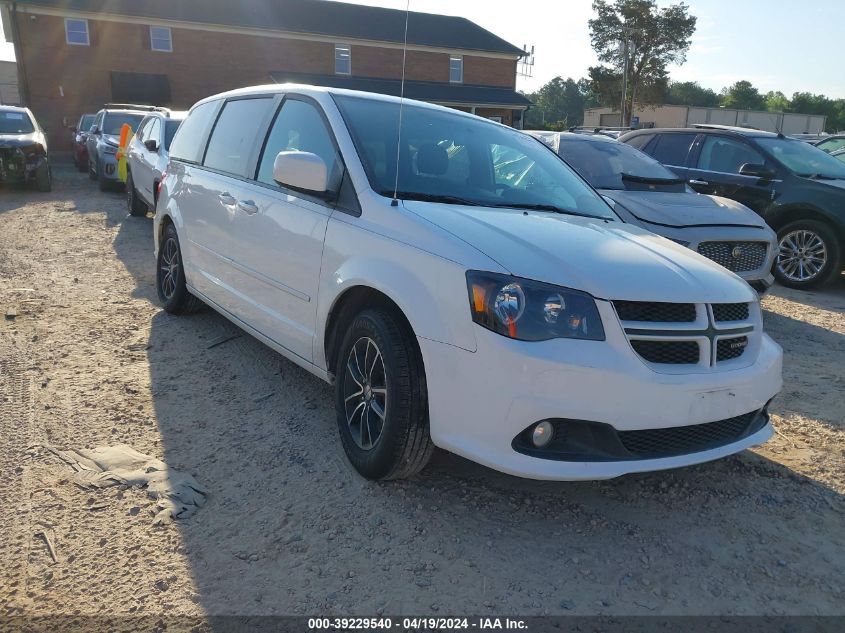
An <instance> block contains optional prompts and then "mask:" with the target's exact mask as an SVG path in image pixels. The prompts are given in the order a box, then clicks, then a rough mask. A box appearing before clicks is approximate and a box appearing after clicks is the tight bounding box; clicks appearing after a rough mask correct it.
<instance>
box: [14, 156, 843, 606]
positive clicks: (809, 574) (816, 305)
mask: <svg viewBox="0 0 845 633" xmlns="http://www.w3.org/2000/svg"><path fill="white" fill-rule="evenodd" d="M57 172H58V173H57V179H56V184H55V190H54V193H52V194H36V193H32V192H25V191H17V190H12V191H8V190H7V191H2V192H0V306H2V312H4V313H5V311H6V308H8V307H16V308H17V312H18V314H17V317H16V318H14V319H2V320H0V529H2V532H3V534H2V536H0V570H2V576H0V615H3V614H20V613H28V614H33V613H35V614H48V613H57V612H61V613H81V614H94V613H102V612H118V613H143V614H163V613H169V614H231V613H237V614H279V613H283V614H315V613H320V612H325V611H328V612H331V613H334V614H344V615H348V614H360V615H374V614H376V613H385V614H406V613H415V614H429V613H435V612H436V613H438V614H441V615H442V614H449V613H477V614H486V613H511V614H515V613H517V614H522V615H531V614H546V613H551V614H561V613H566V614H594V613H604V614H714V613H718V614H763V613H765V614H783V613H789V614H841V613H843V604H845V602H843V600H845V580H843V579H845V551H843V545H845V529H843V525H845V523H844V522H843V520H844V519H845V516H843V514H845V502H844V501H843V495H845V468H843V466H845V429H844V428H843V425H844V424H845V423H844V422H843V396H842V393H843V378H842V375H843V374H842V366H843V360H844V359H845V278H843V279H842V280H841V281H840V282H839V283H838V284H837V285H835V286H834V287H833V288H831V289H828V290H826V291H824V292H815V293H795V292H789V291H785V290H783V289H776V290H775V292H774V293H773V294H772V296H770V297H768V298H766V299H765V301H764V306H765V309H766V324H767V327H768V330H769V332H770V333H771V334H772V335H773V336H774V338H775V339H776V340H777V341H778V342H779V343H780V344H781V345H783V347H784V349H785V352H786V357H785V363H784V364H785V381H786V386H785V388H784V391H783V392H782V394H781V395H780V396H779V397H778V398H777V400H776V401H775V403H774V409H773V413H774V424H775V427H776V429H777V435H776V436H775V438H774V439H773V440H772V441H770V442H769V443H768V444H767V445H766V446H765V447H763V448H761V449H758V450H755V451H753V452H746V453H744V454H742V455H739V456H736V457H733V458H730V459H726V460H722V461H720V462H717V463H712V464H707V465H703V466H699V467H695V468H688V469H684V470H679V471H673V472H669V473H660V474H653V475H641V476H629V477H624V478H621V479H618V480H613V481H608V482H602V483H537V482H531V481H523V480H519V479H515V478H511V477H508V476H504V475H500V474H497V473H495V472H492V471H490V470H487V469H484V468H482V467H479V466H476V465H474V464H471V463H469V462H466V461H464V460H462V459H460V458H457V457H455V456H452V455H449V454H445V453H439V454H437V455H436V456H435V459H434V461H433V462H432V464H431V466H430V467H429V468H428V469H427V470H426V471H425V472H424V473H423V474H422V475H421V476H419V477H418V478H416V479H414V480H410V481H404V482H399V483H387V484H374V483H369V482H367V481H364V480H362V479H361V478H360V477H358V476H357V475H356V474H355V473H354V472H353V471H352V470H351V468H350V467H349V466H348V465H347V463H346V461H345V459H344V456H343V452H342V450H341V447H340V443H339V438H338V435H337V430H336V427H335V418H334V412H333V408H332V399H331V388H330V387H329V386H328V385H326V384H324V383H322V382H321V381H319V380H318V379H316V378H314V377H312V376H310V375H308V374H307V373H306V372H304V371H303V370H301V369H299V368H297V367H295V366H294V365H293V364H291V363H289V362H287V361H285V360H284V359H282V358H281V357H280V356H278V355H277V354H275V353H274V352H272V351H271V350H269V349H268V348H266V347H264V346H263V345H261V344H260V343H258V342H257V341H256V340H254V339H252V338H250V337H249V336H247V335H242V336H240V337H239V338H234V339H232V340H229V341H228V342H225V343H222V344H220V345H217V346H214V347H210V346H211V345H212V344H213V343H214V342H216V341H219V340H220V339H221V338H222V337H227V336H229V335H231V334H236V333H237V332H238V330H236V329H235V328H234V326H232V325H230V324H229V323H228V322H227V321H225V320H224V319H223V318H221V317H219V316H217V315H216V314H215V313H213V312H211V311H209V310H206V311H204V312H201V313H199V314H197V315H195V316H192V317H187V318H175V317H171V316H168V315H167V314H165V313H163V312H162V311H161V310H160V309H159V306H158V303H157V300H156V297H155V291H154V288H153V278H154V263H153V257H152V244H153V241H152V236H151V229H152V220H151V218H146V219H142V218H131V217H128V216H127V214H126V210H125V205H124V200H123V197H122V196H121V195H119V194H117V193H113V194H102V193H99V192H98V191H97V190H96V187H95V186H94V183H90V182H89V181H88V180H87V178H86V176H85V175H84V174H76V173H74V172H72V171H70V169H69V168H62V169H59V170H57ZM120 442H123V443H127V444H130V445H131V446H133V447H134V448H135V449H137V450H139V451H142V452H145V453H151V454H154V455H155V456H157V457H160V458H162V459H164V460H165V461H166V462H167V463H168V464H169V465H170V466H171V467H174V468H178V469H183V470H186V471H188V472H190V473H191V474H193V475H194V476H195V477H196V479H197V480H198V481H199V482H201V483H202V484H204V485H205V486H206V487H207V488H208V489H209V490H210V496H209V499H208V503H207V504H206V505H205V507H203V508H202V509H201V510H200V511H199V512H198V513H197V514H195V515H194V516H193V517H191V518H190V519H187V520H185V521H177V522H174V523H172V524H168V525H164V526H158V527H155V526H153V525H152V513H153V508H154V501H153V500H151V499H150V498H148V497H147V495H146V494H145V492H143V491H141V490H136V489H127V490H120V489H118V488H110V489H106V490H102V491H95V492H91V491H89V490H83V489H81V488H80V487H78V486H76V485H74V483H73V481H72V472H71V470H70V469H69V468H68V467H67V466H66V465H64V464H63V463H61V462H59V461H58V460H57V459H56V458H54V457H52V456H51V455H49V454H46V453H45V452H44V451H43V449H42V448H41V447H43V446H45V445H52V446H56V447H58V448H85V447H88V448H92V447H94V446H97V445H103V444H116V443H120ZM45 530H47V531H48V533H50V534H52V541H53V543H54V545H55V550H56V555H57V558H58V560H57V562H54V561H53V560H52V558H51V556H50V553H49V550H48V548H47V545H46V543H45V541H44V539H43V538H42V537H40V536H36V534H37V533H38V532H42V531H45Z"/></svg>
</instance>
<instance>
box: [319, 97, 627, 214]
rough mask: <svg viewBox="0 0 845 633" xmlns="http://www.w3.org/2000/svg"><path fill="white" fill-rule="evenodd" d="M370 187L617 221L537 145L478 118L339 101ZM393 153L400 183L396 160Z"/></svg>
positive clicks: (365, 101) (361, 100)
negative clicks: (400, 118)
mask: <svg viewBox="0 0 845 633" xmlns="http://www.w3.org/2000/svg"><path fill="white" fill-rule="evenodd" d="M335 101H336V103H337V104H338V107H339V108H340V111H341V114H342V115H343V118H344V120H345V121H346V125H347V127H348V128H349V131H350V133H351V135H352V139H353V141H354V143H355V146H356V149H357V150H358V155H359V156H360V157H361V161H362V163H363V164H364V169H365V170H366V172H367V177H368V178H369V181H370V185H371V186H372V188H373V189H374V190H375V191H376V192H377V193H379V194H381V195H383V196H388V197H391V196H393V192H394V187H395V188H396V190H397V197H399V198H401V199H406V200H425V201H430V202H441V203H445V204H463V205H472V206H483V207H509V208H517V209H534V210H539V211H549V212H559V213H567V214H572V215H584V216H588V217H597V218H603V219H616V216H615V215H614V214H613V212H612V211H611V209H610V207H609V206H608V205H607V203H605V202H604V200H602V198H601V197H600V196H599V195H598V194H597V193H596V192H595V191H593V190H592V189H591V188H590V187H589V186H588V185H587V184H586V183H585V182H584V181H583V180H581V178H579V177H578V175H577V174H576V173H575V172H573V171H572V170H571V169H570V168H569V167H568V166H567V165H566V164H565V163H564V162H563V161H561V160H560V159H559V158H558V157H557V156H555V154H554V153H553V152H552V151H550V150H549V149H548V148H547V147H545V146H544V145H543V144H542V143H540V142H539V141H537V140H535V139H533V138H531V137H529V136H527V135H526V134H523V133H522V132H518V131H516V130H514V129H511V128H508V127H505V126H503V125H499V124H496V123H493V122H490V121H486V120H484V119H482V118H476V117H471V116H466V115H463V114H458V113H451V112H448V111H443V110H436V109H433V108H426V107H420V106H416V105H412V104H411V105H409V104H407V103H406V104H405V106H404V108H403V111H402V134H401V142H400V140H399V138H398V131H399V103H398V102H395V101H381V100H375V99H366V98H360V97H349V96H338V95H335ZM397 148H398V151H399V178H398V186H397V180H396V166H397V161H396V156H397Z"/></svg>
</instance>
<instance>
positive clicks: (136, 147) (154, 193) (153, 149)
mask: <svg viewBox="0 0 845 633" xmlns="http://www.w3.org/2000/svg"><path fill="white" fill-rule="evenodd" d="M187 114H188V113H187V112H171V111H170V110H167V109H166V108H159V109H157V110H156V111H155V112H151V113H150V114H148V115H147V116H145V117H144V120H143V121H141V123H140V125H138V130H137V131H136V132H135V134H134V135H133V136H132V140H131V141H130V142H129V147H128V149H127V151H126V168H127V169H126V206H127V207H128V208H129V213H130V214H131V215H140V216H143V215H146V214H147V210H148V209H153V210H155V206H156V199H157V197H158V186H159V183H161V178H162V175H163V174H164V172H165V170H166V169H167V162H168V160H169V159H170V157H169V151H170V143H171V142H172V141H173V137H174V136H175V134H176V130H178V129H179V126H180V125H181V124H182V121H184V120H185V116H187Z"/></svg>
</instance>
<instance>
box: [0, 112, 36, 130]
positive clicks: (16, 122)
mask: <svg viewBox="0 0 845 633" xmlns="http://www.w3.org/2000/svg"><path fill="white" fill-rule="evenodd" d="M34 131H35V128H34V127H33V126H32V121H30V119H29V116H28V115H27V113H26V112H11V111H8V110H7V111H4V112H0V134H31V133H32V132H34Z"/></svg>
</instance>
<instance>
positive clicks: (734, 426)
mask: <svg viewBox="0 0 845 633" xmlns="http://www.w3.org/2000/svg"><path fill="white" fill-rule="evenodd" d="M761 417H763V420H762V422H761V421H760V420H759V419H755V418H757V412H756V411H755V412H752V413H746V414H745V415H738V416H736V417H735V418H728V419H727V420H719V421H718V422H708V423H707V424H694V425H692V426H679V427H673V428H668V429H646V430H642V431H618V435H619V440H620V441H621V442H622V446H624V447H625V448H626V449H627V450H628V451H630V452H631V453H634V454H635V455H637V456H638V457H640V458H644V457H668V456H671V455H683V454H685V453H696V452H698V451H705V450H708V449H711V448H716V447H717V446H723V445H725V444H730V443H731V442H735V441H737V440H739V439H741V438H742V437H744V436H746V435H750V434H751V433H753V432H755V431H757V430H759V429H760V428H762V426H763V424H764V423H765V416H761ZM752 427H756V428H752Z"/></svg>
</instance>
